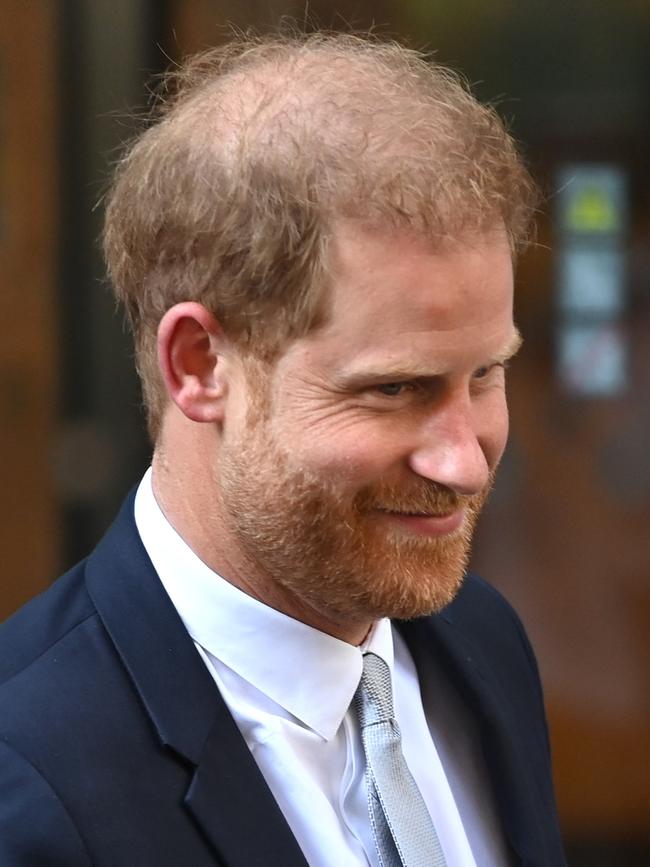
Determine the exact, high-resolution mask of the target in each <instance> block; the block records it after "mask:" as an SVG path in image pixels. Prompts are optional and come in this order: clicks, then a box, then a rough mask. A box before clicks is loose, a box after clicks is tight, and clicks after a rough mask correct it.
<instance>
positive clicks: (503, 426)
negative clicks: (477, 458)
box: [478, 393, 509, 469]
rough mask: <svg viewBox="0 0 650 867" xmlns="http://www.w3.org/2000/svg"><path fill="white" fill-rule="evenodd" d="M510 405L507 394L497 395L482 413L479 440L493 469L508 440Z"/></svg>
mask: <svg viewBox="0 0 650 867" xmlns="http://www.w3.org/2000/svg"><path fill="white" fill-rule="evenodd" d="M508 429H509V420H508V405H507V402H506V396H505V393H501V394H499V395H495V396H494V398H492V399H491V400H490V402H489V405H488V406H487V407H485V408H484V411H483V412H482V413H481V418H480V423H479V425H478V431H479V434H478V439H479V442H480V443H481V448H482V449H483V453H484V454H485V458H486V460H487V463H488V466H489V467H490V468H491V469H493V468H494V467H496V465H497V464H498V463H499V461H500V460H501V456H502V455H503V451H504V449H505V447H506V442H507V440H508Z"/></svg>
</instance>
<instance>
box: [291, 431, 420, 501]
mask: <svg viewBox="0 0 650 867" xmlns="http://www.w3.org/2000/svg"><path fill="white" fill-rule="evenodd" d="M395 440H396V438H395V437H394V436H390V435H386V434H384V435H382V434H381V433H380V432H377V431H371V430H368V429H364V430H363V431H361V430H356V431H349V432H346V434H345V435H342V434H341V433H340V432H339V434H338V435H337V436H335V437H331V438H319V439H318V440H317V441H309V440H307V441H306V442H305V443H304V445H305V448H304V449H301V450H296V451H295V452H294V456H293V460H294V461H299V462H301V463H302V464H303V467H304V468H305V469H308V468H309V469H311V470H312V471H314V472H317V473H318V474H319V475H322V476H325V477H327V478H328V479H329V480H330V481H331V482H333V483H335V484H336V483H338V484H341V483H343V484H346V483H348V484H349V485H350V487H354V488H357V487H359V485H366V484H368V483H372V482H375V481H377V480H378V479H380V478H384V477H385V475H386V473H388V472H390V471H391V469H392V468H393V467H395V466H398V465H399V464H400V461H401V460H403V448H402V449H400V446H399V444H398V443H397V442H396V441H395Z"/></svg>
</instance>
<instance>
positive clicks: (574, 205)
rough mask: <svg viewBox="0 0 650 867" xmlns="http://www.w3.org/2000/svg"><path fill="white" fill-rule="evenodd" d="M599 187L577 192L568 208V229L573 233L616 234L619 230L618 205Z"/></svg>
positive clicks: (605, 190) (586, 187) (584, 188)
mask: <svg viewBox="0 0 650 867" xmlns="http://www.w3.org/2000/svg"><path fill="white" fill-rule="evenodd" d="M608 193H609V191H608V190H607V189H603V187H599V186H595V185H594V186H585V187H582V189H580V190H577V191H576V194H575V195H574V196H573V197H572V198H571V201H570V202H569V207H568V208H567V215H566V219H567V224H568V226H567V228H568V229H569V230H570V231H573V232H615V231H617V229H618V228H619V219H618V213H617V208H616V203H615V202H613V201H612V199H611V197H610V195H608Z"/></svg>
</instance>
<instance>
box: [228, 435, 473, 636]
mask: <svg viewBox="0 0 650 867" xmlns="http://www.w3.org/2000/svg"><path fill="white" fill-rule="evenodd" d="M218 476H219V489H220V494H221V505H222V514H225V515H226V516H227V522H228V524H229V529H230V530H231V532H232V533H233V536H234V538H235V539H236V540H237V542H238V544H239V546H240V550H241V551H242V553H243V554H244V555H245V559H246V563H247V566H248V568H250V569H251V570H254V572H255V573H257V574H258V575H262V576H264V577H265V578H267V579H268V578H269V577H270V578H271V579H272V580H273V581H275V582H277V583H278V584H279V585H281V586H282V587H284V588H285V589H286V590H288V591H289V592H290V593H291V594H293V595H295V597H297V598H298V599H300V600H301V601H303V602H306V603H307V604H308V605H309V606H310V607H312V608H313V609H315V610H316V611H319V612H320V613H322V614H325V615H327V616H329V617H330V618H332V619H339V620H341V621H351V620H357V619H361V620H363V619H370V620H376V619H378V618H380V617H391V618H400V619H409V618H413V617H418V616H421V615H425V614H430V613H432V612H434V611H438V610H440V609H441V608H442V607H444V606H445V605H446V604H447V603H449V602H450V601H451V600H452V599H453V598H454V596H455V595H456V593H457V592H458V590H459V588H460V586H461V583H462V580H463V576H464V573H465V569H466V566H467V560H468V556H469V550H470V542H471V538H472V534H473V531H474V526H475V524H476V519H477V517H478V515H479V512H480V510H481V507H482V505H483V503H484V502H485V499H486V497H487V494H488V492H489V487H490V486H487V487H486V489H485V490H484V491H482V492H480V493H479V494H477V495H475V496H471V497H467V496H460V495H457V494H455V493H454V492H453V491H450V490H449V489H448V488H445V487H443V486H440V485H437V484H435V483H433V482H429V481H427V480H426V479H422V478H419V477H417V476H414V477H413V478H412V479H411V480H409V481H408V482H405V483H404V484H401V485H399V486H397V485H387V484H377V485H370V486H367V487H365V488H362V489H361V490H356V491H355V492H353V493H351V492H350V491H349V490H348V489H346V488H345V487H344V485H343V484H341V483H339V484H338V485H337V483H336V480H335V479H334V478H333V477H332V476H333V474H332V473H328V474H326V471H325V470H323V471H322V473H316V472H314V471H311V472H310V471H308V470H306V469H304V468H301V467H296V466H292V461H291V457H290V455H289V454H288V453H287V452H286V451H285V450H284V449H283V448H281V447H280V446H279V445H278V444H277V443H274V442H273V441H272V440H271V439H270V431H269V428H268V427H266V426H265V425H263V424H261V423H257V424H252V425H250V426H248V428H247V436H246V437H245V439H244V441H243V442H242V441H240V442H239V444H238V445H237V446H235V445H234V444H232V445H231V446H229V447H228V448H225V449H224V450H223V451H222V453H221V456H220V461H219V470H218ZM348 484H349V483H348ZM458 508H463V509H464V510H465V517H464V520H463V523H462V525H461V527H460V529H459V530H457V531H456V532H454V533H453V534H448V535H445V536H437V537H429V536H422V535H416V534H414V533H411V532H408V531H407V530H404V529H402V528H400V527H398V526H393V525H392V524H391V522H390V521H389V520H387V518H386V516H385V515H382V514H381V511H380V510H384V511H394V512H405V513H414V514H415V513H418V514H437V515H440V514H448V513H449V512H452V511H455V510H456V509H458ZM250 577H253V576H252V575H251V576H250Z"/></svg>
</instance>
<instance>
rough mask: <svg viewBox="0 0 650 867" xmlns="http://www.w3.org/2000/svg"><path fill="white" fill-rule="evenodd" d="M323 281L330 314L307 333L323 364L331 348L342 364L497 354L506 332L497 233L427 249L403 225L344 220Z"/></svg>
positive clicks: (507, 290)
mask: <svg viewBox="0 0 650 867" xmlns="http://www.w3.org/2000/svg"><path fill="white" fill-rule="evenodd" d="M330 283H331V285H330V291H329V296H328V316H327V319H326V321H325V323H324V325H323V326H322V327H321V328H320V329H318V331H317V332H314V333H313V334H312V335H309V337H308V338H307V339H306V340H307V342H309V343H311V350H312V352H313V353H314V354H315V355H317V356H318V357H322V360H323V361H328V362H329V363H334V359H333V358H328V357H327V356H328V352H329V353H333V354H336V355H337V357H338V363H339V364H344V363H353V362H355V361H357V362H361V361H363V360H364V359H365V360H370V359H371V358H373V357H374V356H378V357H381V358H384V357H385V356H386V355H388V356H390V357H391V358H393V359H394V360H398V359H399V360H402V361H404V362H405V363H407V362H408V361H409V358H410V357H412V358H413V361H414V362H415V363H426V358H427V356H430V355H432V354H435V352H436V351H439V352H440V353H443V354H444V353H446V354H449V353H452V354H455V355H457V356H459V357H460V356H461V355H463V354H471V353H473V352H476V353H478V354H479V355H480V354H485V353H486V352H487V353H488V355H489V354H492V353H494V354H498V353H499V352H502V351H503V350H504V349H505V345H507V344H508V343H509V342H511V341H512V338H513V334H514V325H513V321H512V299H513V275H512V261H511V255H510V250H509V245H508V243H507V239H506V237H505V234H502V233H498V232H494V233H490V234H485V235H482V236H480V237H476V236H474V237H471V238H468V239H466V240H465V241H463V242H461V241H458V242H454V243H451V242H449V243H447V244H445V245H439V246H437V247H433V246H432V245H431V244H430V243H429V242H427V241H426V240H424V239H423V238H421V237H418V236H415V235H412V234H409V233H407V232H403V231H397V230H394V231H391V230H388V229H370V228H368V227H363V226H359V225H357V224H352V223H349V224H343V225H341V226H340V227H339V229H338V231H337V232H336V234H335V236H334V238H333V243H332V256H331V281H330ZM381 358H378V360H381Z"/></svg>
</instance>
